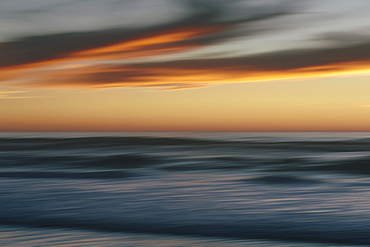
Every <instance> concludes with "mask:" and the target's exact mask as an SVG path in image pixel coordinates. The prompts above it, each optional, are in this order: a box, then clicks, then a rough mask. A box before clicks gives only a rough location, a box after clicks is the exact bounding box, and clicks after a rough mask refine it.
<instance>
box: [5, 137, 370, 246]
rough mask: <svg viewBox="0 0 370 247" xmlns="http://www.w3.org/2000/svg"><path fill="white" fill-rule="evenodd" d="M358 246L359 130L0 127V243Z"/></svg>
mask: <svg viewBox="0 0 370 247" xmlns="http://www.w3.org/2000/svg"><path fill="white" fill-rule="evenodd" d="M358 245H365V246H370V133H363V132H362V133H361V132H356V133H337V132H321V133H315V132H307V133H306V132H302V133H300V132H289V133H288V132H287V133H284V132H281V133H274V132H271V133H268V132H266V133H264V132H260V133H258V132H256V133H251V132H230V133H214V132H209V133H207V132H200V133H162V132H140V133H127V132H106V133H98V132H96V133H92V132H59V133H58V132H53V133H52V132H48V133H46V132H45V133H41V132H40V133H36V132H32V133H31V132H24V133H21V132H19V133H16V132H7V133H5V132H3V133H0V246H3V247H5V246H12V247H14V246H16V247H18V246H25V247H26V246H27V247H31V246H89V247H90V246H129V247H134V246H166V247H168V246H171V247H172V246H176V247H178V246H190V247H195V246H196V247H200V246H201V247H203V246H204V247H208V246H209V247H217V246H223V247H224V246H227V247H239V246H253V247H254V246H256V247H260V246H261V247H262V246H264V247H266V246H274V247H287V246H298V247H299V246H302V247H303V246H304V247H310V246H312V247H314V246H358Z"/></svg>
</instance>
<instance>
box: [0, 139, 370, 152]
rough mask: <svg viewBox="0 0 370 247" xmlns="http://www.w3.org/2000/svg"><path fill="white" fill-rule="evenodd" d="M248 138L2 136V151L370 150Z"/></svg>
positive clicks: (369, 142)
mask: <svg viewBox="0 0 370 247" xmlns="http://www.w3.org/2000/svg"><path fill="white" fill-rule="evenodd" d="M266 139H268V138H265V139H264V140H258V139H257V140H254V139H251V140H248V139H235V138H230V139H207V138H180V137H72V138H70V137H69V138H68V137H65V138H62V137H58V138H55V137H43V138H42V137H36V138H20V137H1V138H0V148H1V149H2V150H21V149H40V148H43V149H59V148H71V149H72V148H85V147H87V148H93V147H99V148H101V147H109V146H116V147H119V146H189V145H200V146H208V145H235V146H247V147H248V146H251V145H252V146H253V147H255V148H268V147H272V148H279V149H300V148H307V149H322V150H325V151H330V150H338V149H340V150H343V151H346V150H353V149H361V150H362V149H364V148H367V149H366V150H365V151H367V150H369V147H370V138H360V139H345V140H321V141H320V140H295V141H292V140H287V139H284V138H281V139H276V138H271V140H270V141H266Z"/></svg>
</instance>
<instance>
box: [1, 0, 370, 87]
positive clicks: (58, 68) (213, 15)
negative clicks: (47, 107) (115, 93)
mask: <svg viewBox="0 0 370 247" xmlns="http://www.w3.org/2000/svg"><path fill="white" fill-rule="evenodd" d="M9 1H10V0H6V1H5V3H8V4H9V6H13V7H14V6H15V5H11V4H10V2H9ZM32 1H35V0H32ZM36 2H37V3H38V4H39V5H40V6H38V7H37V8H36V7H32V6H31V5H25V6H23V8H22V9H17V8H16V7H14V8H15V10H14V11H13V12H12V13H13V14H14V15H13V17H14V16H19V15H20V13H25V14H26V16H29V17H30V18H31V19H32V18H38V17H37V13H40V11H41V12H42V13H43V15H42V18H46V17H47V16H49V15H50V14H53V13H54V14H58V15H59V16H62V13H63V11H65V14H66V15H67V16H68V15H70V16H73V18H72V19H73V20H74V21H75V20H77V19H74V18H77V17H76V16H74V15H73V13H74V12H73V10H74V9H77V10H79V9H80V8H81V10H83V9H85V8H87V7H88V6H89V8H93V9H95V10H96V11H97V10H99V9H103V8H104V9H105V10H106V9H107V8H112V6H114V14H113V15H116V14H118V13H120V11H119V9H120V10H122V11H126V12H127V10H126V9H127V7H128V6H131V7H132V8H133V9H132V12H136V13H143V8H144V7H143V6H144V4H147V3H149V2H148V1H144V0H142V1H125V2H124V3H123V2H122V3H123V4H121V2H120V1H116V0H109V1H107V2H106V3H105V4H104V5H102V3H101V1H96V0H80V1H70V2H69V1H67V2H65V1H64V2H62V1H60V0H53V1H52V2H47V1H46V0H45V1H44V0H38V1H36ZM297 2H298V3H299V1H283V0H281V1H268V0H264V1H261V0H259V1H257V0H244V1H237V0H231V1H227V2H226V1H222V0H177V1H164V0H163V1H158V2H157V4H158V5H151V8H153V9H152V12H150V11H149V12H147V16H142V17H141V19H143V20H142V21H141V22H139V23H138V24H137V25H136V26H135V24H133V23H134V21H133V20H136V18H137V17H133V15H130V16H129V18H127V19H125V18H123V19H122V20H120V21H118V19H114V21H113V19H110V18H109V17H107V16H106V14H104V13H105V12H104V13H103V14H102V15H104V16H105V17H104V18H103V17H99V18H98V19H99V20H100V25H97V26H96V27H92V26H89V25H87V24H86V25H87V26H86V25H82V24H78V23H76V26H78V27H77V28H72V26H73V25H72V24H73V23H71V22H69V21H68V19H67V20H65V22H63V23H64V24H63V25H64V26H63V25H61V26H62V27H59V29H56V30H58V31H60V32H59V33H49V32H50V30H49V29H48V28H45V30H40V31H39V33H38V34H37V32H36V34H35V35H26V34H24V35H23V36H22V37H17V38H13V39H11V36H9V39H11V40H7V41H4V42H2V43H0V72H1V74H0V81H4V82H9V81H10V82H13V83H15V84H19V85H22V86H34V87H88V88H105V87H162V88H170V89H182V88H193V87H199V86H205V85H214V84H220V83H228V82H249V81H263V80H280V79H289V78H304V77H314V76H330V75H337V74H343V73H350V72H353V71H367V70H368V68H369V65H368V64H369V62H370V41H369V40H370V39H369V38H368V36H367V35H365V34H363V35H360V36H361V39H358V38H357V37H360V36H359V35H358V34H353V33H349V32H348V33H346V32H341V33H340V32H332V33H328V32H326V33H325V32H323V31H322V30H318V31H317V30H316V29H315V30H314V31H315V32H313V31H312V30H311V29H309V28H308V30H311V31H310V32H313V33H312V34H310V35H311V36H312V35H314V36H315V37H316V40H315V42H313V43H309V44H311V45H308V46H305V45H302V47H299V46H298V47H297V45H296V46H295V47H294V46H293V45H292V47H288V48H287V45H286V44H284V45H283V46H281V47H279V46H277V47H275V46H274V45H275V40H284V38H285V39H286V38H287V37H294V39H297V40H298V41H302V38H300V39H298V38H297V37H305V35H308V34H309V32H308V31H305V29H297V27H294V28H292V25H291V23H292V20H301V19H299V18H298V16H300V11H304V8H303V7H302V6H301V5H300V4H297ZM308 2H310V1H308ZM151 3H153V2H151ZM3 4H4V2H3ZM140 4H143V5H142V6H141V5H140ZM5 6H6V5H5ZM298 7H300V9H298ZM0 12H1V11H0ZM97 12H98V11H97ZM126 12H125V13H126ZM122 13H123V12H122ZM158 13H160V15H162V16H160V15H158ZM108 16H109V15H108ZM40 18H41V17H40ZM84 18H86V19H84ZM287 18H288V19H287ZM289 18H290V19H289ZM305 18H307V17H305ZM80 20H81V21H82V22H84V20H95V19H94V16H93V15H91V14H87V15H86V16H85V17H81V19H80ZM109 21H111V24H109V23H110V22H109ZM112 23H113V24H112ZM120 23H121V24H120ZM143 23H144V24H146V25H143ZM297 23H298V21H297ZM281 24H289V25H287V26H289V27H291V28H288V29H284V27H283V26H280V27H279V25H281ZM298 26H299V25H298ZM276 27H278V28H276ZM0 28H1V26H0ZM315 28H316V27H315ZM290 29H292V30H290ZM63 30H70V31H69V32H66V31H63ZM305 32H308V33H305ZM317 32H319V33H317ZM333 33H334V34H335V35H333ZM293 34H294V35H293ZM292 35H293V36H292ZM295 35H296V36H295ZM261 37H262V38H261ZM282 37H283V38H282ZM337 37H340V40H339V41H338V38H337ZM254 39H255V40H257V41H254V44H255V46H256V47H260V46H259V42H258V41H259V39H260V40H261V43H263V42H265V43H266V44H268V46H269V47H272V49H271V48H270V49H267V50H266V51H262V52H261V51H260V52H253V49H252V47H253V46H252V45H251V44H253V40H254ZM294 39H293V40H294ZM5 40H6V39H5ZM307 40H308V39H307ZM332 40H335V42H333V41H332ZM354 40H355V41H354ZM248 42H249V43H248ZM328 42H329V43H330V45H328ZM293 43H294V42H291V44H293ZM303 43H306V42H299V44H303ZM244 44H245V45H249V46H248V47H245V45H244ZM288 44H290V43H289V42H288ZM232 46H235V47H237V49H236V51H238V49H239V51H240V54H237V52H236V53H235V52H234V53H228V52H227V51H228V49H230V47H232ZM218 47H219V50H217V49H218ZM205 48H211V49H214V51H216V52H219V53H220V54H222V55H218V56H215V57H211V56H209V55H208V56H207V55H202V53H197V52H196V50H202V49H203V50H204V49H205ZM248 49H249V51H248ZM246 51H247V52H246ZM244 53H245V54H244ZM209 54H211V53H209ZM236 54H237V55H236ZM149 58H150V59H149Z"/></svg>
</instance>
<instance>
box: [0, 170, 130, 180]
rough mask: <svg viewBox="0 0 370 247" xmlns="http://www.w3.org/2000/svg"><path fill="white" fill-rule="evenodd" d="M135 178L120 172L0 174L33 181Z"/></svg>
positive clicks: (0, 174) (5, 176)
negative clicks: (32, 179)
mask: <svg viewBox="0 0 370 247" xmlns="http://www.w3.org/2000/svg"><path fill="white" fill-rule="evenodd" d="M133 176H135V175H134V174H133V173H129V172H122V171H104V172H61V171H58V172H41V171H38V172H33V171H25V172H0V178H34V179H40V178H42V179H45V178H46V179H47V178H49V179H55V178H57V179H112V178H120V179H121V178H128V177H133Z"/></svg>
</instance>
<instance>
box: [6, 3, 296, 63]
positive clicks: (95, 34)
mask: <svg viewBox="0 0 370 247" xmlns="http://www.w3.org/2000/svg"><path fill="white" fill-rule="evenodd" d="M76 2H95V1H88V0H85V1H82V0H80V1H67V2H60V1H56V2H53V3H49V4H46V3H45V6H40V7H39V9H31V10H32V11H37V10H39V11H47V10H52V9H55V8H57V7H60V6H64V5H68V4H72V3H76ZM123 2H124V1H123ZM178 2H179V3H181V4H182V8H181V9H180V10H178V11H179V12H181V13H182V14H181V15H180V17H179V18H178V19H170V20H168V22H166V23H161V24H160V25H156V26H152V25H150V23H148V27H131V28H127V27H124V28H113V29H103V30H89V31H78V32H64V33H54V34H47V35H36V36H25V37H21V38H18V39H16V40H13V41H8V42H4V43H2V44H1V45H0V68H1V67H10V66H16V65H23V64H28V63H35V62H41V61H46V60H53V59H57V58H63V57H66V56H68V55H69V54H71V53H74V52H78V51H83V50H90V49H94V48H98V47H104V46H108V45H112V44H116V43H121V42H125V41H130V40H135V39H139V38H142V37H146V36H155V35H157V34H158V33H160V32H163V31H167V32H176V30H177V29H179V28H190V29H191V28H196V27H207V26H209V27H218V26H219V27H223V26H225V27H229V28H231V27H232V26H233V25H236V24H240V23H248V22H255V21H258V20H264V19H268V18H272V17H277V16H282V15H286V14H288V13H289V11H288V10H289V8H288V7H284V8H281V6H279V9H278V10H273V9H272V7H270V8H268V9H266V10H264V11H263V12H257V13H255V12H250V11H248V10H246V12H245V13H243V15H241V16H237V17H235V16H234V17H233V10H234V9H233V3H234V2H236V1H228V2H227V3H226V2H225V1H215V0H213V1H211V0H208V1H207V0H183V1H178ZM284 2H285V1H284ZM108 3H109V4H114V3H115V4H118V3H121V2H119V1H115V2H111V1H109V2H108ZM126 4H129V2H126ZM275 5H276V4H275ZM122 6H123V7H124V6H125V5H122ZM177 6H178V7H179V6H181V5H177ZM235 7H236V6H234V8H235ZM26 10H27V9H26ZM26 10H19V11H18V12H17V13H23V11H26ZM31 10H28V11H31ZM32 11H31V12H32ZM153 11H155V10H153ZM32 13H33V12H32ZM35 14H36V13H35ZM230 17H233V18H232V19H230ZM143 18H145V17H143ZM223 18H226V19H225V20H223V21H222V19H223ZM241 35H248V33H235V32H234V33H233V32H230V33H227V32H225V33H223V32H221V33H220V34H215V35H214V34H210V35H209V36H207V35H205V36H204V37H202V38H199V37H194V38H193V39H189V40H187V41H185V42H184V43H181V42H174V43H173V44H172V45H173V46H176V45H183V44H186V43H188V44H198V45H207V44H210V43H217V42H221V41H223V40H225V39H228V38H231V37H233V36H241ZM123 59H124V57H123Z"/></svg>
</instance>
